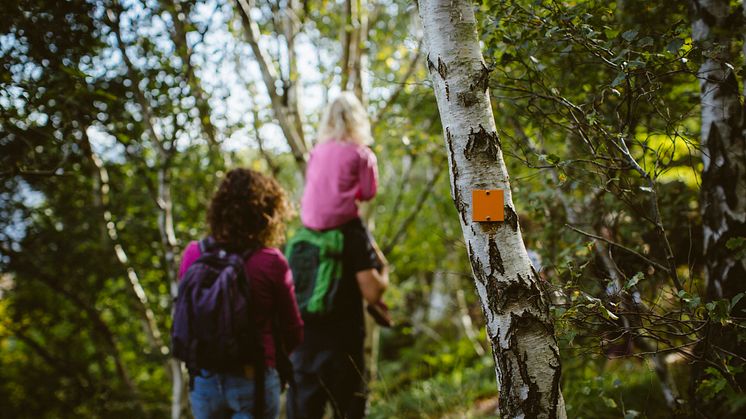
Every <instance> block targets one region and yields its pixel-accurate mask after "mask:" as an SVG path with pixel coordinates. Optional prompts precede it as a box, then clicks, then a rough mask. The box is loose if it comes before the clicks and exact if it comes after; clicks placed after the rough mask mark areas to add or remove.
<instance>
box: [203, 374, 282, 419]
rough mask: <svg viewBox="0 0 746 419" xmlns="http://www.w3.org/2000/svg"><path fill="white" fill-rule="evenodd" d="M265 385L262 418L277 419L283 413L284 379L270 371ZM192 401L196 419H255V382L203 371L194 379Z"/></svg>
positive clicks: (237, 376) (239, 377) (244, 378)
mask: <svg viewBox="0 0 746 419" xmlns="http://www.w3.org/2000/svg"><path fill="white" fill-rule="evenodd" d="M264 383H265V384H264V415H263V416H262V418H263V419H276V418H277V416H278V415H279V413H280V377H279V375H278V374H277V370H275V369H274V368H269V367H268V368H267V370H266V372H265V379H264ZM189 401H190V402H191V403H192V414H194V418H195V419H217V418H220V419H223V418H231V419H254V380H253V379H250V378H246V377H242V376H240V375H233V374H220V373H215V372H211V371H208V370H201V371H200V373H199V375H197V376H195V377H194V388H193V389H192V391H191V392H189ZM256 419H259V418H256Z"/></svg>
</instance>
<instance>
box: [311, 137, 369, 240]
mask: <svg viewBox="0 0 746 419" xmlns="http://www.w3.org/2000/svg"><path fill="white" fill-rule="evenodd" d="M377 177H378V175H377V168H376V157H375V154H373V152H372V151H371V150H370V149H369V148H368V147H366V146H364V145H361V144H357V143H355V142H351V141H339V140H327V141H325V142H323V143H320V144H319V145H317V146H316V147H315V148H314V149H313V151H312V152H311V157H310V159H309V161H308V169H307V171H306V186H305V189H304V191H303V198H302V200H301V221H302V222H303V225H304V226H306V227H308V228H311V229H314V230H326V229H330V228H335V227H338V226H341V225H342V224H344V223H346V222H347V221H350V220H352V219H353V218H357V217H359V214H358V207H357V203H356V201H368V200H370V199H372V198H373V197H374V196H375V195H376V191H377V186H378V185H377V182H378V179H377Z"/></svg>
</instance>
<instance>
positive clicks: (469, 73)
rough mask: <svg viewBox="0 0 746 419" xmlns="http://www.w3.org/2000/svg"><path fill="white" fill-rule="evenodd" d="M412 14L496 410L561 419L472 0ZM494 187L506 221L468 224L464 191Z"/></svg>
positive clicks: (552, 357)
mask: <svg viewBox="0 0 746 419" xmlns="http://www.w3.org/2000/svg"><path fill="white" fill-rule="evenodd" d="M419 11H420V17H421V18H422V22H423V26H424V33H425V43H426V45H427V50H428V59H427V65H428V69H429V71H430V74H431V78H432V81H433V86H434V89H435V96H436V99H437V102H438V110H439V112H440V116H441V121H442V123H443V129H444V132H445V142H446V147H447V149H448V160H449V164H450V174H451V193H452V196H453V200H454V203H455V205H456V208H457V209H458V212H459V215H460V221H461V228H462V230H463V233H464V240H465V242H466V246H467V248H468V253H469V259H470V261H471V266H472V271H473V274H474V278H475V283H476V287H477V291H478V293H479V297H480V300H481V303H482V309H483V311H484V314H485V317H486V320H487V333H488V336H489V339H490V343H491V345H492V350H493V356H494V358H495V362H496V374H497V382H498V388H499V392H500V411H501V414H502V416H503V417H511V418H512V417H524V418H565V417H566V413H565V403H564V399H563V397H562V392H561V391H560V378H561V365H560V356H559V350H558V348H557V343H556V340H555V338H554V327H553V324H552V319H551V317H550V316H549V311H548V304H547V300H546V298H545V297H544V295H543V293H542V292H541V290H540V288H539V279H538V276H537V274H536V272H535V271H534V269H533V267H532V266H531V263H530V261H529V258H528V254H527V252H526V248H525V246H524V244H523V239H522V237H521V232H520V228H519V225H518V216H517V215H516V213H515V210H514V206H513V202H512V197H511V191H510V184H509V182H508V173H507V169H506V167H505V163H504V162H503V158H502V151H501V149H500V140H499V138H498V136H497V132H496V128H495V120H494V116H493V114H492V108H491V105H490V99H489V95H488V89H487V88H488V81H489V70H488V69H487V67H486V66H485V64H484V61H483V59H482V54H481V51H480V48H479V41H478V39H477V32H476V19H475V16H474V12H473V5H472V3H471V2H469V1H466V0H421V1H420V3H419ZM494 188H499V189H503V190H504V191H505V222H502V223H475V222H473V221H472V220H471V199H470V196H471V190H473V189H494Z"/></svg>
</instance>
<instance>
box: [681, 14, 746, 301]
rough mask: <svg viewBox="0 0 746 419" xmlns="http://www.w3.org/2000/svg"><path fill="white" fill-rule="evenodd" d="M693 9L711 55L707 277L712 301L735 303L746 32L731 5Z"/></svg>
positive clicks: (705, 112) (744, 203) (741, 228)
mask: <svg viewBox="0 0 746 419" xmlns="http://www.w3.org/2000/svg"><path fill="white" fill-rule="evenodd" d="M694 6H695V13H696V15H695V21H694V23H693V25H692V38H693V40H694V41H695V42H696V43H697V44H698V45H699V46H700V47H702V48H703V49H704V50H707V51H710V53H709V54H707V56H706V57H704V61H703V63H702V66H701V67H700V68H699V72H698V73H697V77H698V78H699V85H700V95H701V99H700V100H701V104H702V140H701V141H702V163H703V166H704V168H703V170H702V196H701V211H702V224H703V230H704V231H703V233H704V261H705V278H706V279H707V293H708V296H709V297H710V298H732V297H733V296H734V295H736V294H737V293H739V292H742V291H743V290H744V289H746V283H745V282H744V280H743V278H745V277H746V259H739V258H737V257H736V254H735V253H736V252H733V251H731V250H729V249H728V248H727V247H726V244H727V242H728V240H729V239H731V238H735V237H739V236H746V132H744V129H746V124H744V122H743V108H742V106H743V105H742V104H741V97H740V95H741V93H740V92H739V88H738V80H737V76H736V72H735V70H734V69H733V66H732V65H730V64H729V62H731V61H732V60H731V57H730V56H729V55H730V54H729V51H730V46H731V45H732V43H733V42H734V41H735V40H736V38H737V37H738V36H739V34H740V33H742V32H743V29H744V28H743V27H742V26H741V27H737V26H736V25H733V22H732V19H733V18H734V17H735V16H731V13H734V12H733V11H732V9H731V7H730V2H729V1H727V0H695V1H694ZM718 46H719V47H722V49H721V48H718ZM744 48H746V45H745V46H744ZM744 53H746V50H745V51H744ZM744 93H745V94H746V92H744Z"/></svg>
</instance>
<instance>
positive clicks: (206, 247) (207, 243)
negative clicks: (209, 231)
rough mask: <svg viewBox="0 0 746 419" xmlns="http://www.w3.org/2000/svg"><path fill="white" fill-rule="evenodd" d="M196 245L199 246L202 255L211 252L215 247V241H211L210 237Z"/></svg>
mask: <svg viewBox="0 0 746 419" xmlns="http://www.w3.org/2000/svg"><path fill="white" fill-rule="evenodd" d="M197 243H198V244H199V252H200V253H201V254H203V255H204V254H205V253H207V252H209V251H210V250H212V248H213V247H215V239H213V238H212V237H211V236H207V237H205V238H204V239H202V240H200V241H199V242H197Z"/></svg>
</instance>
